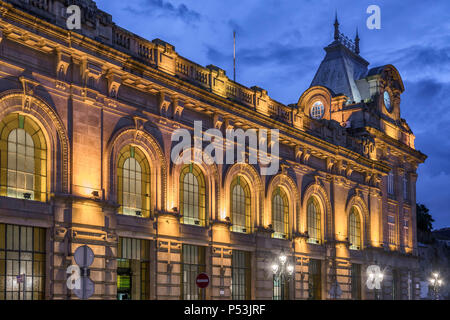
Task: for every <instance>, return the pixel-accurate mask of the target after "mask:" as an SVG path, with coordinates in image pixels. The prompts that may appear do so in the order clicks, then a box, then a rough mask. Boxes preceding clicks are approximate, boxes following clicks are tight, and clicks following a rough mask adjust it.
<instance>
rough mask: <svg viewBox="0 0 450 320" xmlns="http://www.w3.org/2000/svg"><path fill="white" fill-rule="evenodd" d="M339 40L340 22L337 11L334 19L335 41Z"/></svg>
mask: <svg viewBox="0 0 450 320" xmlns="http://www.w3.org/2000/svg"><path fill="white" fill-rule="evenodd" d="M338 39H339V21H338V16H337V10H336V16H335V18H334V40H338Z"/></svg>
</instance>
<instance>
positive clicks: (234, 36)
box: [233, 31, 236, 82]
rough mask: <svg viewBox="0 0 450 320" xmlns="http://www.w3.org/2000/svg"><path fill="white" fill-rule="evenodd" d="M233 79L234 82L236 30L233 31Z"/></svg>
mask: <svg viewBox="0 0 450 320" xmlns="http://www.w3.org/2000/svg"><path fill="white" fill-rule="evenodd" d="M233 81H234V82H236V31H233Z"/></svg>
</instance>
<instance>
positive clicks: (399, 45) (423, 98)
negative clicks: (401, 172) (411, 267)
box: [96, 0, 450, 228]
mask: <svg viewBox="0 0 450 320" xmlns="http://www.w3.org/2000/svg"><path fill="white" fill-rule="evenodd" d="M96 2H97V5H98V7H99V8H100V9H102V10H104V11H106V12H108V13H110V14H111V15H112V16H113V20H114V22H115V23H117V24H118V25H120V26H121V27H123V28H126V29H128V30H130V31H132V32H134V33H136V34H138V35H140V36H143V37H145V38H147V39H150V40H151V39H154V38H160V39H163V40H165V41H167V42H169V43H171V44H172V45H174V46H175V48H176V50H177V52H178V53H179V54H181V55H182V56H185V57H186V58H188V59H190V60H192V61H195V62H197V63H199V64H202V65H208V64H214V65H216V66H219V67H221V68H222V69H225V70H226V71H227V74H228V75H229V76H230V77H232V74H233V64H232V61H233V60H232V55H233V30H236V32H237V81H238V82H240V83H242V84H244V85H246V86H253V85H257V86H259V87H262V88H264V89H266V90H268V92H269V95H270V96H271V97H273V98H274V99H276V100H278V101H280V102H282V103H286V104H288V103H294V102H297V100H298V98H299V96H300V95H301V93H302V92H303V91H304V90H306V89H307V88H308V87H309V84H310V83H311V80H312V78H313V76H314V74H315V71H316V70H317V67H318V66H319V64H320V61H321V60H322V58H323V57H324V51H323V47H324V46H326V45H327V44H329V43H330V42H331V40H332V37H333V27H332V23H333V20H334V14H335V10H337V11H338V15H339V20H340V23H341V31H342V32H343V33H345V34H346V35H347V36H350V37H351V38H353V37H354V34H355V29H356V27H358V28H359V34H360V38H361V55H362V56H363V57H364V58H365V59H366V60H368V61H369V62H370V63H371V65H370V66H371V67H374V66H378V65H384V64H393V65H395V66H396V67H397V69H398V70H399V71H400V74H401V75H402V77H403V81H404V84H405V88H406V91H405V93H404V94H403V95H402V102H401V103H402V104H401V113H402V117H403V118H405V119H406V120H407V122H408V123H409V125H410V126H411V128H412V130H413V131H414V133H415V135H416V148H417V149H419V150H421V151H422V152H423V153H425V154H427V155H428V159H427V161H426V163H425V164H424V165H422V166H421V167H420V169H419V180H418V184H417V200H418V202H420V203H424V204H425V205H426V206H427V207H429V208H430V210H431V213H432V215H433V217H434V218H435V220H436V221H435V223H434V227H435V228H441V227H445V226H450V141H449V138H450V96H449V94H450V1H448V0H434V1H423V0H408V1H403V0H395V1H394V0H385V1H378V0H370V1H366V0H358V1H355V0H339V1H338V0H129V1H119V0H97V1H96ZM372 4H375V5H378V6H379V7H380V8H381V29H380V30H369V29H368V28H367V27H366V20H367V18H368V17H369V14H367V13H366V9H367V7H368V6H369V5H372Z"/></svg>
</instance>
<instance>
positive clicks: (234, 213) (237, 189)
mask: <svg viewBox="0 0 450 320" xmlns="http://www.w3.org/2000/svg"><path fill="white" fill-rule="evenodd" d="M230 190H231V203H230V210H231V222H232V224H233V227H232V230H233V231H236V232H244V233H248V232H250V231H251V230H250V187H249V185H248V183H247V182H246V181H245V179H244V178H241V177H240V176H237V177H236V178H234V179H233V181H232V182H231V186H230Z"/></svg>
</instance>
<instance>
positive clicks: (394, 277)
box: [392, 270, 400, 300]
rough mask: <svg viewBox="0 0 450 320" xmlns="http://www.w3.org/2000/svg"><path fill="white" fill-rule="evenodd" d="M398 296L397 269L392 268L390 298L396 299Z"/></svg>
mask: <svg viewBox="0 0 450 320" xmlns="http://www.w3.org/2000/svg"><path fill="white" fill-rule="evenodd" d="M399 298H400V297H399V291H398V272H397V270H392V300H398V299H399Z"/></svg>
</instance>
